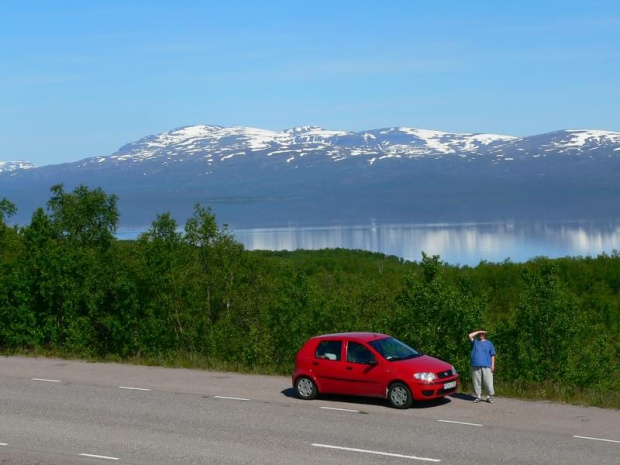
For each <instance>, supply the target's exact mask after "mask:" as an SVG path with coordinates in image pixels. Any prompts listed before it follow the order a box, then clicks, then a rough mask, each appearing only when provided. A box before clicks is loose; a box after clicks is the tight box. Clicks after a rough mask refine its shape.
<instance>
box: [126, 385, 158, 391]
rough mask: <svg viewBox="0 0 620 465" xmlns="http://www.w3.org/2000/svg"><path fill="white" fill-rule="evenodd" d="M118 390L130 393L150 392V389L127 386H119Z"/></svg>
mask: <svg viewBox="0 0 620 465" xmlns="http://www.w3.org/2000/svg"><path fill="white" fill-rule="evenodd" d="M118 388H119V389H129V390H131V391H150V389H145V388H138V387H129V386H119V387H118Z"/></svg>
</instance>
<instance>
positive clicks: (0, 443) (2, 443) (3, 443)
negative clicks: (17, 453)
mask: <svg viewBox="0 0 620 465" xmlns="http://www.w3.org/2000/svg"><path fill="white" fill-rule="evenodd" d="M0 446H8V444H7V443H6V442H0Z"/></svg>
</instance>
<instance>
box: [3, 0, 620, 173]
mask: <svg viewBox="0 0 620 465" xmlns="http://www.w3.org/2000/svg"><path fill="white" fill-rule="evenodd" d="M0 71H1V72H0V138H1V140H2V143H1V144H0V161H8V160H28V161H32V162H33V163H35V164H37V165H39V166H40V165H45V164H52V163H62V162H68V161H75V160H79V159H82V158H86V157H90V156H99V155H109V154H111V153H113V152H114V151H116V150H117V149H118V148H119V147H120V146H122V145H124V144H125V143H128V142H132V141H134V140H137V139H139V138H141V137H144V136H146V135H150V134H155V133H159V132H163V131H168V130H171V129H173V128H176V127H180V126H186V125H193V124H218V125H222V126H253V127H259V128H265V129H272V130H282V129H287V128H291V127H295V126H301V125H318V126H321V127H324V128H326V129H341V130H350V131H358V130H363V129H373V128H381V127H389V126H407V127H414V128H425V129H436V130H441V131H450V132H490V133H499V134H509V135H515V136H527V135H533V134H539V133H543V132H549V131H553V130H557V129H566V128H579V129H603V130H610V131H620V118H619V116H620V113H619V109H620V2H618V1H617V0H615V1H599V0H592V1H588V2H584V1H581V2H576V1H571V0H564V1H555V0H551V1H543V0H538V1H535V2H534V1H529V0H522V1H519V2H501V1H486V0H476V1H474V0H471V1H463V0H461V1H442V0H428V1H418V0H399V1H396V0H383V1H382V2H378V1H376V0H373V1H366V0H355V1H350V0H331V1H323V0H313V1H312V2H297V1H291V0H288V1H279V0H275V1H266V2H258V1H236V0H228V1H226V2H220V1H218V2H211V1H185V0H175V1H165V2H164V1H156V0H153V1H132V0H124V1H116V0H105V1H103V0H101V1H93V2H86V1H63V0H56V1H42V0H41V1H30V0H19V1H17V0H6V1H3V2H2V4H0Z"/></svg>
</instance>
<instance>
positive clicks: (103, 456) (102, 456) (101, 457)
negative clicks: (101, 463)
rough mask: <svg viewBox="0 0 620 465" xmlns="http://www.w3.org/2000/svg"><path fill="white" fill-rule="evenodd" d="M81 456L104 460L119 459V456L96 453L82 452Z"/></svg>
mask: <svg viewBox="0 0 620 465" xmlns="http://www.w3.org/2000/svg"><path fill="white" fill-rule="evenodd" d="M80 456H81V457H90V458H92V459H104V460H119V458H118V457H108V456H105V455H94V454H80Z"/></svg>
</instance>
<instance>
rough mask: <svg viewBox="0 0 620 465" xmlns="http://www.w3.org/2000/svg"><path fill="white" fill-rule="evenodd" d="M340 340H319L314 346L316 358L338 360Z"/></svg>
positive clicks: (340, 346)
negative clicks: (315, 346)
mask: <svg viewBox="0 0 620 465" xmlns="http://www.w3.org/2000/svg"><path fill="white" fill-rule="evenodd" d="M341 349H342V341H321V342H319V345H318V346H317V348H316V353H315V355H316V358H322V359H324V360H340V353H341Z"/></svg>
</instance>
